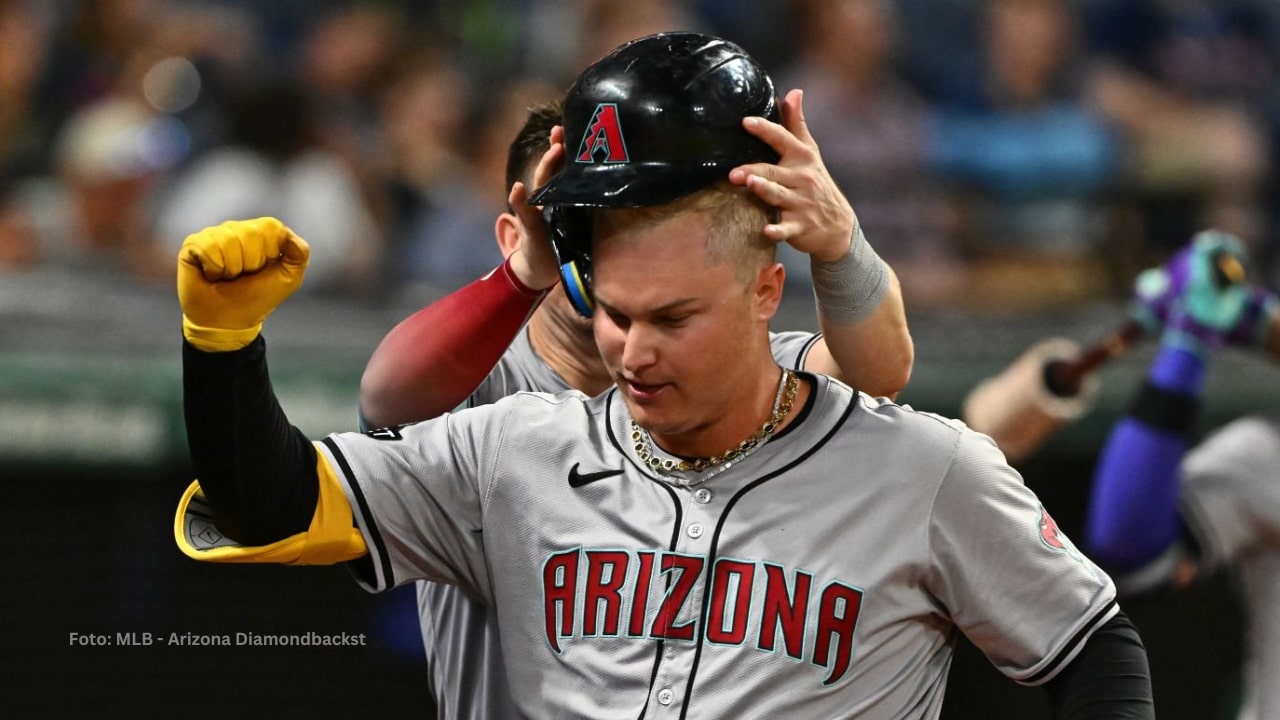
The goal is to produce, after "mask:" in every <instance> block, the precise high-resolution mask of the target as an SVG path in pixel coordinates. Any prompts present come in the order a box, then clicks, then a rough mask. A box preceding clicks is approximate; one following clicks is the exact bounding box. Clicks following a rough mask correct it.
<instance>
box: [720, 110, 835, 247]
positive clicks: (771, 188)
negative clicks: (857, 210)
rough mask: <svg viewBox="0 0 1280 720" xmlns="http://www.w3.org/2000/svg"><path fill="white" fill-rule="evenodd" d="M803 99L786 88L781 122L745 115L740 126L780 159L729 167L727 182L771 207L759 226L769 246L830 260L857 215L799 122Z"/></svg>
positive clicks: (813, 142) (803, 122) (812, 140)
mask: <svg viewBox="0 0 1280 720" xmlns="http://www.w3.org/2000/svg"><path fill="white" fill-rule="evenodd" d="M803 99H804V95H803V93H802V92H801V91H800V90H792V91H791V92H789V93H787V96H786V97H785V98H784V99H783V101H782V124H781V125H779V124H777V123H774V122H770V121H769V120H766V119H765V118H761V117H751V118H746V119H745V120H744V121H743V126H744V127H745V128H746V129H747V131H748V132H750V133H751V134H752V135H755V136H756V137H757V138H759V139H760V140H762V141H764V142H765V143H768V144H769V146H770V147H772V148H773V149H774V150H775V151H777V153H778V155H779V156H780V157H779V159H778V162H777V163H776V164H772V165H771V164H768V163H752V164H749V165H742V166H740V167H737V168H734V169H733V170H732V171H730V173H729V181H730V182H732V183H734V184H735V185H744V186H746V187H748V188H750V189H751V190H752V191H753V192H755V194H756V195H757V196H758V197H760V199H762V200H764V201H765V202H766V203H768V204H769V205H772V206H773V207H775V208H777V209H778V211H779V216H778V218H777V221H776V222H774V223H771V224H770V225H767V226H766V227H765V235H766V236H768V237H769V238H770V239H772V240H773V241H774V242H787V243H790V244H791V245H792V246H793V247H795V248H796V249H797V250H800V251H801V252H804V253H807V254H809V255H812V256H813V257H815V258H816V259H818V260H821V261H825V262H833V261H835V260H839V259H840V258H841V257H843V256H844V254H845V253H846V252H848V250H849V242H850V239H851V238H852V236H853V230H854V227H855V226H856V224H857V216H856V215H855V214H854V212H853V207H852V206H851V205H850V204H849V201H848V200H847V199H846V198H845V196H844V193H842V192H840V188H839V186H838V185H836V182H835V180H834V179H832V177H831V173H829V172H828V171H827V167H826V165H825V164H823V162H822V155H821V154H820V153H819V152H818V144H817V142H816V141H814V139H813V136H812V135H811V134H810V133H809V127H808V125H806V124H805V121H804V107H803Z"/></svg>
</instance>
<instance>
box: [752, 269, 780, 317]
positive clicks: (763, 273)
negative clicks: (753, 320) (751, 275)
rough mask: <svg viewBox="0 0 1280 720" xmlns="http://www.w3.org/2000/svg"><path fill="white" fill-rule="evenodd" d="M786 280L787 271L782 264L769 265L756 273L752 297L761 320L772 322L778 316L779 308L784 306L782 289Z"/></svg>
mask: <svg viewBox="0 0 1280 720" xmlns="http://www.w3.org/2000/svg"><path fill="white" fill-rule="evenodd" d="M786 278H787V270H786V268H785V267H783V265H782V263H780V262H771V263H767V264H765V265H763V266H762V267H761V268H760V270H759V271H757V272H756V280H755V284H754V286H753V290H752V295H753V297H754V299H755V304H756V312H757V314H758V316H759V318H760V319H761V320H766V321H767V320H772V319H773V316H774V315H775V314H777V312H778V306H779V305H780V304H782V287H783V284H784V282H785V281H786Z"/></svg>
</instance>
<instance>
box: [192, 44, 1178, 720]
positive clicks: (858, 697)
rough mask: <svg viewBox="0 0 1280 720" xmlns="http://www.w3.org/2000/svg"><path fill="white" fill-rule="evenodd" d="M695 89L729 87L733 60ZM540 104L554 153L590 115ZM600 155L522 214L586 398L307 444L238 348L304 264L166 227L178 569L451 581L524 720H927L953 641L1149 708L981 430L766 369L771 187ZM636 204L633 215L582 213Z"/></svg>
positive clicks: (1064, 545) (1095, 575)
mask: <svg viewBox="0 0 1280 720" xmlns="http://www.w3.org/2000/svg"><path fill="white" fill-rule="evenodd" d="M698 42H700V40H699V39H698V38H696V37H689V38H684V37H674V38H673V37H669V36H653V37H650V38H644V39H641V40H638V41H634V42H633V43H629V44H627V45H624V46H622V47H621V48H619V49H618V50H616V51H615V52H614V53H613V54H611V55H610V56H609V58H612V59H618V58H619V57H623V58H627V59H628V60H630V63H629V64H628V68H629V70H628V76H627V79H628V80H629V81H634V82H636V83H639V84H644V83H646V82H650V83H651V82H656V80H655V77H656V76H659V75H663V74H667V75H677V76H682V77H684V78H685V80H686V81H687V82H686V85H685V86H686V87H688V88H689V90H690V92H699V91H700V90H701V89H702V88H699V86H698V80H699V79H700V78H699V77H698V76H696V75H694V76H690V75H688V74H684V73H685V71H687V70H688V69H689V68H688V67H687V66H685V65H683V64H682V63H681V62H680V61H678V60H677V61H676V62H674V63H672V62H669V61H672V60H673V59H678V58H680V57H684V56H685V55H686V53H672V52H669V51H670V50H671V49H672V47H673V46H678V45H681V44H682V43H692V44H695V45H696V43H698ZM609 58H606V59H609ZM593 67H595V66H593ZM698 67H700V68H701V67H703V65H702V64H699V65H698ZM721 67H728V68H730V71H733V72H738V73H741V77H742V82H740V83H737V84H736V87H747V88H750V87H753V86H754V85H755V84H756V83H757V82H758V81H757V80H755V79H753V73H752V67H751V66H750V64H749V63H746V62H743V61H742V60H740V59H734V58H730V59H729V60H728V61H727V62H726V63H725V64H724V65H723V66H721ZM590 74H591V68H589V69H588V70H587V72H586V73H585V74H584V76H583V77H584V78H589V77H590ZM580 80H581V78H580ZM571 92H572V90H571ZM625 105H626V106H625V107H623V106H621V105H619V106H618V107H616V108H615V109H616V113H614V110H606V111H605V112H606V114H609V115H611V117H610V118H609V119H608V120H607V121H606V122H605V126H604V130H605V131H607V132H609V133H613V134H614V135H615V137H614V138H613V139H626V140H628V141H629V145H628V147H629V148H630V149H631V150H633V151H635V152H636V153H637V157H644V156H645V154H646V152H645V151H646V150H647V149H648V148H649V146H650V145H651V144H652V143H654V142H658V143H660V142H661V141H662V138H657V139H653V138H645V137H636V136H626V135H625V133H624V132H622V131H623V129H624V128H625V127H626V124H625V123H626V120H627V118H631V117H634V116H635V114H636V113H640V114H643V113H645V112H661V111H663V110H664V108H663V107H661V106H655V105H653V104H650V103H640V104H639V105H635V106H633V105H630V104H625ZM747 108H748V112H749V110H750V109H751V106H747ZM668 109H669V108H668ZM565 113H566V115H565V119H566V128H567V134H566V137H572V136H573V135H574V132H573V130H574V129H575V128H580V127H583V126H585V125H590V124H592V121H591V120H590V118H588V119H585V120H577V121H575V120H574V119H573V118H574V117H576V113H574V111H573V106H572V105H571V104H566V111H565ZM734 121H735V122H738V121H742V120H741V118H735V119H734ZM742 122H745V123H746V124H747V125H748V126H750V125H753V124H759V123H762V122H765V120H764V119H763V118H762V117H759V116H756V115H749V117H748V118H747V119H746V120H745V121H742ZM577 123H581V125H578V124H577ZM685 139H686V140H688V139H690V138H689V137H688V136H686V138H685ZM693 140H694V141H696V140H697V138H696V134H695V137H693ZM584 165H585V164H584ZM625 165H626V163H625V162H623V161H618V163H617V165H616V166H604V167H595V166H587V167H581V166H575V165H574V164H571V163H566V165H565V168H564V170H562V171H561V172H560V173H559V174H557V175H556V177H555V178H554V179H553V180H552V181H551V183H550V184H548V185H547V186H545V187H544V188H543V189H542V190H541V191H539V193H537V194H535V196H534V197H533V198H532V201H533V202H537V203H539V204H543V205H547V206H551V207H553V208H556V207H559V208H575V209H577V210H578V212H581V213H582V215H579V216H577V217H576V218H575V217H571V216H570V215H564V214H562V215H561V216H560V217H559V218H558V219H557V221H556V222H557V223H575V222H581V221H584V220H585V221H586V222H587V224H586V225H585V227H588V228H591V230H590V231H589V232H588V233H586V234H585V235H583V234H579V233H576V232H572V231H571V229H566V226H565V225H563V224H561V225H559V226H558V228H556V229H555V232H557V233H559V235H558V237H559V238H560V240H559V241H560V242H561V243H562V244H563V245H564V246H565V247H564V248H563V249H562V251H561V252H562V255H561V257H562V258H563V257H565V256H566V255H568V256H571V257H572V258H573V260H572V262H571V263H566V264H571V265H572V268H571V269H572V270H574V271H576V273H575V274H576V277H577V278H578V279H580V281H581V282H580V283H579V284H578V286H577V287H576V288H573V289H570V292H578V293H580V296H579V298H578V299H579V300H580V301H585V302H589V303H590V304H591V305H593V306H594V307H595V308H596V311H595V313H594V316H593V327H594V331H595V336H596V340H597V344H598V346H599V348H600V353H601V356H602V359H603V360H604V363H605V366H606V368H608V370H609V372H610V375H611V377H613V378H614V384H615V387H614V388H612V389H610V390H609V391H607V392H605V393H602V394H600V395H598V396H595V397H591V398H589V397H587V396H586V395H584V394H582V393H578V392H572V391H570V392H565V393H560V394H545V393H518V394H516V395H514V396H511V397H507V398H504V399H501V400H499V401H497V402H495V403H493V404H491V405H487V406H483V407H477V408H470V409H466V410H461V411H458V412H456V413H452V414H449V415H445V416H443V417H440V418H435V419H432V420H427V421H424V422H421V423H417V424H412V425H407V426H403V427H399V428H389V429H381V430H375V431H370V432H369V433H367V434H362V433H339V434H334V435H330V436H328V437H326V438H324V439H323V440H322V441H319V442H314V443H312V442H310V441H308V440H307V439H306V438H305V437H304V436H303V435H302V434H301V433H300V432H299V431H298V430H297V429H296V428H293V427H292V426H290V425H289V423H288V421H287V419H286V418H285V416H284V414H283V411H282V410H281V408H280V407H279V404H278V402H277V401H276V400H275V398H274V396H273V394H272V391H271V388H270V382H269V378H268V374H267V369H266V361H265V342H264V340H263V339H262V337H261V329H262V325H263V322H264V321H265V318H266V316H267V315H268V314H269V313H270V312H271V310H272V309H273V308H274V307H276V306H277V305H278V304H279V303H280V302H282V301H283V300H284V299H285V298H286V297H287V296H288V295H289V294H290V293H291V292H293V291H294V290H295V289H296V287H297V285H298V284H299V283H300V282H301V279H302V274H303V271H304V269H305V266H306V262H307V259H308V256H309V250H308V248H307V246H306V243H305V242H304V241H302V240H301V239H300V238H298V237H297V236H295V235H294V234H293V233H292V232H290V231H289V230H288V229H287V228H285V227H284V226H282V225H281V224H280V223H279V222H277V221H274V220H271V219H260V220H256V221H248V222H230V223H224V224H223V225H221V226H218V227H215V228H210V229H207V230H205V231H202V232H200V233H196V234H195V235H193V236H191V237H189V238H188V239H187V240H186V242H185V243H184V246H183V250H182V252H181V254H180V259H179V273H178V294H179V299H180V301H181V305H182V308H183V334H184V338H185V343H184V350H183V359H184V398H185V405H186V418H187V427H188V441H189V446H190V450H191V455H192V460H193V463H194V465H195V468H196V470H197V472H198V477H199V481H198V482H197V483H193V485H192V487H191V488H189V489H188V492H187V493H186V494H185V495H184V496H183V499H182V501H181V503H180V506H179V511H178V516H177V520H176V527H175V533H176V535H177V539H178V542H179V544H180V546H181V547H182V548H183V549H184V551H185V552H187V553H188V554H189V555H191V556H192V557H196V558H199V559H203V560H210V561H243V562H253V561H267V562H282V563H326V562H350V563H351V564H352V568H353V570H354V572H355V573H356V575H357V577H358V578H359V579H360V580H361V582H362V583H363V584H364V585H365V586H366V587H368V588H370V589H375V590H378V589H386V588H389V587H393V586H395V585H398V584H402V583H405V582H409V581H412V580H415V579H430V580H434V581H441V582H452V583H456V584H458V585H459V586H460V587H462V588H463V589H464V590H465V591H467V592H468V593H470V594H471V595H473V596H474V597H476V598H479V599H481V600H482V601H483V602H486V603H487V604H489V605H491V606H492V607H493V608H494V611H495V612H496V613H497V617H498V625H499V627H500V628H501V632H502V642H503V651H504V655H505V668H506V671H507V681H508V683H509V685H510V689H511V696H512V699H513V700H514V701H515V703H516V704H517V707H518V710H519V711H520V712H521V713H522V714H524V715H527V716H530V717H583V718H603V717H640V716H644V717H680V718H700V717H873V718H881V717H883V718H889V717H895V718H935V717H937V716H938V714H939V711H940V708H941V703H942V695H943V690H944V687H945V677H946V672H947V669H948V667H949V664H950V659H951V649H952V646H953V644H954V642H955V639H956V635H955V633H956V631H957V630H959V631H961V632H964V633H966V635H968V636H969V637H970V638H971V639H972V640H973V641H974V642H975V643H976V644H977V646H978V647H980V648H982V649H983V650H984V652H985V653H986V654H987V656H988V657H989V658H990V659H991V661H992V662H993V663H994V664H995V665H996V666H997V667H998V668H999V669H1000V670H1001V671H1003V672H1004V673H1005V674H1006V675H1008V676H1010V677H1012V678H1014V679H1015V680H1018V681H1020V682H1024V683H1028V684H1045V685H1047V686H1048V687H1049V689H1050V692H1049V699H1050V702H1051V705H1052V706H1053V707H1054V708H1055V712H1056V713H1057V717H1063V718H1082V717H1109V718H1119V717H1143V718H1145V717H1154V715H1153V713H1152V710H1151V705H1150V697H1151V695H1150V683H1149V679H1148V673H1147V666H1146V657H1145V653H1144V651H1143V648H1142V645H1141V641H1140V639H1139V637H1138V635H1137V632H1136V630H1135V629H1134V628H1133V627H1132V625H1131V624H1129V623H1128V622H1127V621H1126V620H1125V618H1124V616H1123V614H1122V613H1121V612H1120V610H1119V608H1118V606H1117V605H1116V602H1115V590H1114V585H1113V584H1112V583H1111V580H1110V578H1109V577H1108V576H1107V575H1106V574H1105V573H1103V572H1102V571H1101V570H1099V569H1098V568H1097V567H1096V566H1094V565H1093V564H1092V563H1091V562H1089V561H1088V560H1087V559H1085V558H1084V557H1082V556H1081V555H1080V554H1079V553H1078V552H1075V550H1074V548H1073V546H1072V545H1071V544H1070V541H1069V540H1067V539H1066V537H1065V536H1063V534H1062V533H1061V532H1060V531H1059V530H1058V529H1057V527H1056V525H1055V524H1054V523H1053V521H1052V518H1051V517H1050V516H1049V515H1048V514H1047V513H1046V512H1045V511H1044V508H1043V507H1042V506H1041V505H1040V503H1039V502H1038V500H1037V499H1036V497H1035V495H1034V494H1033V493H1032V492H1031V491H1030V490H1029V489H1028V488H1027V487H1026V486H1025V484H1023V482H1022V481H1021V478H1020V477H1019V476H1018V475H1017V473H1016V472H1015V471H1014V470H1013V469H1012V468H1010V467H1009V466H1008V465H1007V464H1006V463H1005V462H1004V460H1003V458H1002V456H1001V455H1000V453H999V451H998V450H997V449H996V448H995V446H994V445H993V444H992V443H991V442H990V440H989V439H988V438H986V437H985V436H982V435H979V434H977V433H974V432H971V431H969V430H967V429H966V428H965V427H964V426H963V425H962V424H960V423H958V422H955V421H951V420H947V419H945V418H941V417H939V416H936V415H932V414H929V413H921V412H916V411H912V410H911V409H910V408H906V407H902V406H898V405H896V404H894V403H893V402H891V401H889V400H887V399H879V400H875V399H872V398H870V397H869V396H867V395H865V394H861V393H857V392H855V391H853V390H852V389H851V388H849V387H848V386H847V385H844V384H843V383H840V382H839V381H836V380H833V379H831V378H829V377H827V376H825V375H820V374H811V373H808V372H805V371H794V370H790V369H783V368H782V367H780V366H779V365H778V363H777V361H776V360H775V359H774V357H773V354H772V352H771V350H770V341H769V330H768V323H769V320H770V318H771V317H772V315H773V313H774V312H775V311H776V308H777V305H778V303H779V301H780V297H781V292H782V284H783V274H784V273H783V271H782V268H781V265H780V264H778V263H777V262H776V261H775V260H774V256H773V250H774V239H771V238H770V237H768V236H767V235H768V234H774V235H779V234H780V235H783V236H784V238H783V239H785V235H786V233H787V227H786V225H785V223H782V224H780V226H779V225H775V226H774V229H773V230H772V231H769V232H768V233H766V232H762V231H761V230H760V228H762V227H765V226H766V225H768V223H767V219H768V217H769V209H768V206H767V205H766V204H765V203H764V202H762V201H761V199H760V198H761V197H765V196H769V197H770V199H771V200H775V199H776V200H778V201H781V199H782V196H784V195H786V194H787V193H788V192H790V190H788V187H789V185H790V183H792V182H795V181H796V180H797V179H798V175H799V174H793V173H790V172H787V171H786V170H785V169H782V170H779V169H778V167H777V166H773V165H769V164H767V163H750V164H747V165H745V166H741V167H740V168H738V169H739V170H740V171H741V172H742V173H745V174H746V175H747V176H748V177H752V178H756V179H755V180H749V181H748V182H747V186H748V188H749V189H743V188H741V187H734V186H732V185H729V184H727V183H714V184H712V185H710V186H708V187H706V188H705V189H702V190H697V191H694V192H692V194H687V190H686V189H685V188H682V187H679V185H680V183H679V182H678V178H668V177H661V176H660V177H657V178H652V179H649V178H645V177H643V176H640V175H636V174H634V173H632V172H630V171H631V170H633V169H634V168H628V167H626V166H625ZM766 172H767V173H769V176H768V178H767V179H764V178H763V174H764V173H766ZM637 185H646V186H648V187H647V192H648V193H652V194H651V196H650V197H651V198H652V199H653V201H654V203H655V204H654V205H652V206H647V207H643V208H625V207H610V206H609V205H608V204H607V202H608V201H609V200H610V199H611V198H614V197H617V195H618V193H620V192H621V191H622V190H624V189H625V187H635V186H637ZM753 185H754V186H755V187H751V186H753ZM663 187H666V188H668V191H669V192H672V193H675V194H676V195H675V197H676V198H678V199H675V200H667V199H664V198H662V197H661V193H660V192H659V190H660V189H661V188H663ZM757 194H758V195H759V197H757ZM620 202H621V201H620ZM584 206H595V207H599V208H600V209H597V210H584V209H583V207H584ZM553 215H554V213H553ZM584 216H585V217H584ZM578 227H579V228H581V227H583V225H579V226H578ZM851 230H852V227H851V226H848V225H846V226H845V227H844V228H843V231H844V233H845V234H846V235H848V234H850V231H851ZM570 244H572V245H570Z"/></svg>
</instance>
